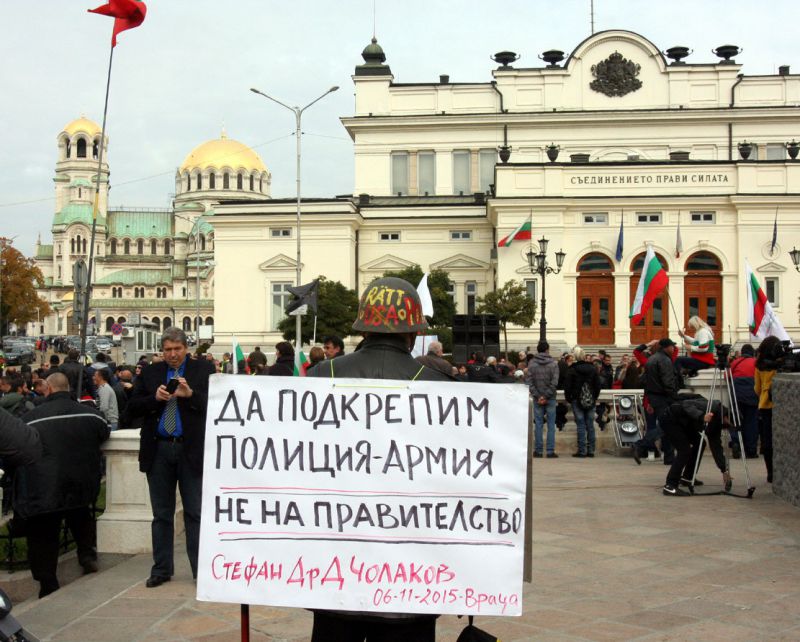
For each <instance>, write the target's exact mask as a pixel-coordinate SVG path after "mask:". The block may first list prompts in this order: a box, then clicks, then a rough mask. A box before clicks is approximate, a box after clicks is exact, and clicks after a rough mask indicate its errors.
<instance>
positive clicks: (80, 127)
mask: <svg viewBox="0 0 800 642" xmlns="http://www.w3.org/2000/svg"><path fill="white" fill-rule="evenodd" d="M64 131H65V132H67V134H69V137H70V138H72V137H73V136H74V135H75V134H77V133H78V132H82V133H84V134H88V135H89V138H94V137H95V136H96V135H97V134H99V133H100V132H101V131H103V130H102V129H101V128H100V125H98V124H97V123H96V122H94V121H93V120H89V119H88V118H86V116H84V115H83V114H81V117H80V118H78V119H77V120H73V121H72V122H71V123H70V124H69V125H67V126H66V127H64Z"/></svg>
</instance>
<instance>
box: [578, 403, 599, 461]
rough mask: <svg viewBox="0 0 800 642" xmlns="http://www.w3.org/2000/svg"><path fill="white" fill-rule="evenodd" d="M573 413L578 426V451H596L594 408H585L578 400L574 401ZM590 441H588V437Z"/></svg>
mask: <svg viewBox="0 0 800 642" xmlns="http://www.w3.org/2000/svg"><path fill="white" fill-rule="evenodd" d="M572 415H573V416H574V417H575V423H576V424H577V426H578V452H579V453H581V454H582V455H585V454H586V453H587V452H588V453H593V452H594V443H595V438H594V408H589V410H584V409H583V408H581V405H580V404H579V403H578V402H577V401H573V402H572ZM587 436H588V437H589V443H588V444H587V443H586V437H587Z"/></svg>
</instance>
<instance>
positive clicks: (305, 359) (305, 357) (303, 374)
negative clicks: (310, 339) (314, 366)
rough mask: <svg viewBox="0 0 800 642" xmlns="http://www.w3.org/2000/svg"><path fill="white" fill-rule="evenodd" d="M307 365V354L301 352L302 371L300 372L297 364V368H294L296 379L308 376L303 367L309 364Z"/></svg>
mask: <svg viewBox="0 0 800 642" xmlns="http://www.w3.org/2000/svg"><path fill="white" fill-rule="evenodd" d="M307 363H308V357H307V356H306V353H305V352H303V351H302V350H301V351H300V370H299V371H298V369H297V364H295V366H294V376H295V377H305V376H306V370H305V368H304V367H303V366H304V365H305V364H307Z"/></svg>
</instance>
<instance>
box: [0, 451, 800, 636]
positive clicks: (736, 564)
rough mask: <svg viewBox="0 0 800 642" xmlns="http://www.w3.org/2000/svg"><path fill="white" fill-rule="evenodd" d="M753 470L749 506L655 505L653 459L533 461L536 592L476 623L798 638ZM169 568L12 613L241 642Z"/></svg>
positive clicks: (777, 514)
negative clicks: (159, 579) (504, 613)
mask: <svg viewBox="0 0 800 642" xmlns="http://www.w3.org/2000/svg"><path fill="white" fill-rule="evenodd" d="M750 463H751V472H752V473H755V475H754V478H755V482H756V485H757V487H758V488H757V490H756V492H755V496H754V498H753V499H751V500H747V499H737V498H733V497H722V496H711V497H698V496H696V497H687V498H675V497H664V496H662V495H661V490H660V487H661V485H662V484H663V482H664V475H665V467H664V466H663V465H661V464H660V463H644V464H643V465H642V466H638V467H637V466H636V465H635V464H634V463H633V461H632V460H631V459H627V458H616V457H609V456H601V457H597V458H595V459H573V458H572V457H563V456H562V457H561V458H560V459H556V460H552V459H537V460H534V483H535V499H534V558H535V570H534V581H535V583H534V584H533V585H526V588H525V592H524V612H523V615H522V617H520V618H489V617H486V618H478V620H477V622H476V624H477V625H478V626H481V627H483V628H485V629H486V630H488V631H491V632H492V633H494V634H495V635H497V636H498V637H499V638H500V639H501V640H503V642H515V641H520V642H521V641H523V640H524V641H527V640H702V641H704V642H713V641H716V640H719V641H724V642H735V641H737V640H800V510H798V509H797V508H794V507H792V506H790V505H789V504H786V503H785V502H783V501H782V500H780V499H778V498H776V497H775V496H773V495H772V492H771V491H770V488H769V486H768V485H767V484H766V479H765V477H766V475H765V473H764V467H763V463H762V462H761V461H756V460H751V461H750ZM740 464H741V462H733V475H734V479H735V482H734V483H735V487H734V490H737V488H738V490H739V491H740V492H741V490H742V489H743V487H744V483H743V475H742V472H741V468H740V467H739V466H740ZM701 473H702V474H701V477H702V478H704V479H705V480H706V482H707V484H706V486H705V487H704V488H703V490H705V491H708V490H718V489H719V486H718V484H719V479H718V473H717V472H716V470H715V469H713V468H712V465H711V464H710V463H709V464H704V467H703V469H702V470H701ZM176 559H177V560H180V565H179V567H178V569H177V574H176V577H175V579H174V580H173V581H172V582H170V583H168V584H165V585H163V586H162V587H159V588H157V589H147V588H145V586H144V579H145V578H146V577H147V575H148V572H149V568H150V563H151V562H150V559H149V556H148V555H138V556H135V557H132V558H130V559H128V560H127V561H125V562H122V563H120V564H117V565H116V566H113V567H112V568H109V569H108V570H105V571H103V572H101V573H99V574H97V575H92V576H87V577H83V578H80V579H79V580H77V581H75V582H73V583H72V584H69V585H68V586H65V587H64V588H62V589H61V590H60V591H57V592H56V593H54V594H52V595H50V596H48V597H47V598H45V599H43V600H36V599H33V600H29V601H28V602H25V603H23V604H21V605H19V606H18V607H16V608H15V609H14V614H15V615H16V616H17V617H18V618H19V619H20V620H21V621H22V622H23V623H24V624H25V625H26V627H28V628H29V629H30V630H31V632H33V633H34V634H36V635H38V636H40V638H41V639H42V640H43V641H45V640H47V641H50V640H53V641H56V640H58V641H61V642H67V641H74V642H78V641H80V642H86V641H90V640H98V641H102V642H114V641H117V640H120V641H126V642H127V641H134V640H135V641H142V642H144V641H152V642H172V641H174V642H177V641H182V640H195V641H197V640H209V641H210V640H213V641H215V642H224V641H238V640H239V639H240V637H239V629H238V618H239V607H238V606H237V605H234V604H212V603H204V602H197V601H196V600H195V599H194V598H193V595H194V584H193V582H192V581H191V579H190V578H191V574H190V573H189V570H188V563H187V562H186V560H185V554H183V553H180V554H178V555H177V556H176ZM251 624H252V634H251V639H252V640H253V641H254V642H268V641H271V642H279V641H290V640H291V641H295V640H297V641H300V640H308V638H309V633H310V630H311V614H310V613H308V612H306V611H303V610H299V609H277V608H269V607H253V608H252V610H251ZM463 626H464V622H463V620H457V619H456V618H454V617H444V618H441V619H440V620H439V625H438V639H439V640H442V641H444V642H455V640H456V638H457V636H458V631H459V630H460V629H461V628H462V627H463ZM409 642H413V641H411V640H409Z"/></svg>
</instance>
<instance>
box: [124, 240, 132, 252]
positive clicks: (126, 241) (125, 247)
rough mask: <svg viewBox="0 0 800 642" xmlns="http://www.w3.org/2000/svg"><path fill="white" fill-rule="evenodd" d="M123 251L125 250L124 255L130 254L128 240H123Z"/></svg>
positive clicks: (129, 242)
mask: <svg viewBox="0 0 800 642" xmlns="http://www.w3.org/2000/svg"><path fill="white" fill-rule="evenodd" d="M124 249H125V254H130V253H131V241H130V239H125V243H124Z"/></svg>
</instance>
